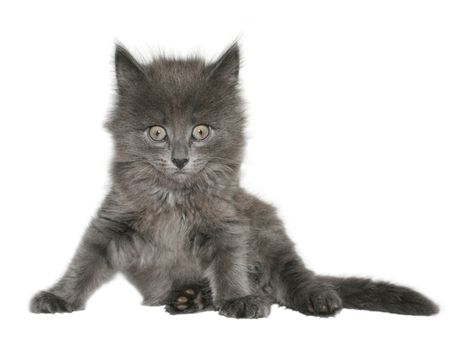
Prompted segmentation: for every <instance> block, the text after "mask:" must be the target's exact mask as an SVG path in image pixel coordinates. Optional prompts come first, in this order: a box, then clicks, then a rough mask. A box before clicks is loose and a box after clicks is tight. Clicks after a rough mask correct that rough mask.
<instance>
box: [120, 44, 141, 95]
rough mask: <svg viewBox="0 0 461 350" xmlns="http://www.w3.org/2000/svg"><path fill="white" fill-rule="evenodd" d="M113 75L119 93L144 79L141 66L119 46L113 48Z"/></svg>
mask: <svg viewBox="0 0 461 350" xmlns="http://www.w3.org/2000/svg"><path fill="white" fill-rule="evenodd" d="M115 75H116V77H117V86H118V91H119V92H123V91H125V90H126V89H128V88H130V86H133V85H135V84H136V83H138V82H140V81H143V80H144V79H145V78H146V76H145V73H144V70H143V68H142V66H141V65H140V64H139V63H138V62H137V61H136V59H135V58H134V57H133V56H132V55H131V54H130V53H129V52H128V50H127V49H126V48H125V47H124V46H122V45H120V44H117V46H116V47H115Z"/></svg>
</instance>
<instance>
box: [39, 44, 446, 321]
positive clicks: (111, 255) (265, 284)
mask: <svg viewBox="0 0 461 350" xmlns="http://www.w3.org/2000/svg"><path fill="white" fill-rule="evenodd" d="M239 65H240V59H239V48H238V46H237V44H234V45H232V46H231V47H230V48H229V49H228V50H227V51H226V52H224V54H223V55H222V56H221V57H220V58H219V59H218V60H216V61H215V62H212V63H207V62H205V61H204V60H203V59H200V58H191V59H170V58H164V57H161V58H157V59H155V60H154V61H153V62H152V63H150V64H140V63H139V62H137V61H136V60H135V59H134V58H133V57H132V56H131V55H130V53H129V52H128V51H127V50H126V49H125V48H123V47H121V46H117V48H116V52H115V68H116V76H117V98H116V102H115V107H114V109H113V113H112V114H111V116H110V118H109V120H108V122H107V124H106V125H107V128H108V129H109V130H110V132H111V133H112V135H113V139H114V143H115V156H114V159H113V162H112V171H111V174H112V187H111V190H110V192H109V193H108V195H107V197H106V198H105V200H104V202H103V203H102V205H101V208H100V209H99V211H98V212H97V214H96V216H95V218H94V219H93V220H92V221H91V223H90V225H89V227H88V229H87V231H86V233H85V235H84V237H83V239H82V242H81V244H80V246H79V248H78V250H77V252H76V254H75V257H74V258H73V260H72V262H71V263H70V266H69V267H68V269H67V271H66V273H65V274H64V276H63V277H62V278H61V279H60V280H59V281H58V282H57V283H56V284H55V285H54V286H53V287H51V288H50V289H48V290H47V291H43V292H39V293H38V294H37V295H35V296H34V298H33V299H32V301H31V304H30V310H31V311H32V312H35V313H55V312H72V311H75V310H81V309H83V308H84V306H85V302H86V300H87V299H88V298H89V297H90V295H91V294H92V293H93V292H94V291H95V290H96V289H97V288H98V287H99V286H100V285H101V284H102V283H104V282H106V281H107V280H109V279H110V278H111V277H112V276H113V275H114V274H115V273H116V272H121V273H123V274H124V275H125V276H126V277H127V278H128V280H129V281H130V282H131V283H133V284H134V285H135V286H136V288H137V289H138V290H139V291H140V293H141V294H142V295H143V297H144V302H143V303H144V304H145V305H165V306H166V310H167V311H168V312H170V313H191V312H197V311H203V310H217V311H219V313H220V314H221V315H224V316H228V317H236V318H258V317H265V316H268V315H269V313H270V308H271V305H272V304H274V303H275V304H279V305H284V306H286V307H288V308H291V309H293V310H296V311H299V312H301V313H303V314H306V315H316V316H331V315H334V314H336V313H337V312H338V311H339V310H341V308H343V307H344V308H352V309H364V310H374V311H386V312H393V313H399V314H410V315H432V314H435V313H437V311H438V307H437V306H436V305H435V304H434V303H433V302H432V301H430V300H429V299H427V298H426V297H424V296H423V295H421V294H419V293H417V292H415V291H413V290H411V289H409V288H406V287H400V286H396V285H393V284H390V283H385V282H374V281H371V280H368V279H360V278H336V277H326V276H319V275H316V274H315V273H314V272H312V271H310V270H308V269H307V268H306V267H305V266H304V263H303V262H302V260H301V258H300V257H299V256H298V255H297V254H296V252H295V249H294V247H293V243H292V242H291V240H290V239H289V238H288V237H287V235H286V234H285V230H284V228H283V224H282V223H281V221H280V219H279V218H278V217H277V215H276V212H275V210H274V208H273V207H272V206H270V205H268V204H266V203H264V202H262V201H261V200H259V199H258V198H256V197H254V196H252V195H251V194H248V193H247V192H245V190H243V189H242V188H241V187H240V184H239V172H240V165H241V162H242V153H243V148H244V143H245V140H244V133H243V131H244V125H245V116H244V112H243V107H242V101H241V98H240V95H239V88H238V76H239Z"/></svg>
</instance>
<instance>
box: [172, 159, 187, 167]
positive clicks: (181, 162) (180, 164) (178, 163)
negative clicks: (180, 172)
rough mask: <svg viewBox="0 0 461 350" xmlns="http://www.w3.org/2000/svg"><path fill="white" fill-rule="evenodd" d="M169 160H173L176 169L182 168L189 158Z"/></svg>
mask: <svg viewBox="0 0 461 350" xmlns="http://www.w3.org/2000/svg"><path fill="white" fill-rule="evenodd" d="M171 161H172V162H173V164H174V165H176V167H177V168H178V169H182V168H184V166H185V165H186V164H187V162H188V161H189V159H187V158H172V159H171Z"/></svg>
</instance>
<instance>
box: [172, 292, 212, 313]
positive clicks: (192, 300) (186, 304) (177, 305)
mask: <svg viewBox="0 0 461 350" xmlns="http://www.w3.org/2000/svg"><path fill="white" fill-rule="evenodd" d="M212 307H213V304H212V297H211V290H210V289H209V287H207V286H203V285H193V286H186V287H183V288H181V289H177V290H175V291H172V292H171V294H170V297H169V302H168V303H167V304H166V306H165V310H166V312H168V313H169V314H172V315H176V314H185V313H194V312H199V311H205V310H209V309H211V308H212Z"/></svg>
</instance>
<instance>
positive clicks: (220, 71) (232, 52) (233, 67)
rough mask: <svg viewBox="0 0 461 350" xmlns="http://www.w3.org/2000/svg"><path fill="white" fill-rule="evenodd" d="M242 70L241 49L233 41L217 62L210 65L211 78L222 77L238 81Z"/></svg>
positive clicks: (209, 74) (209, 75)
mask: <svg viewBox="0 0 461 350" xmlns="http://www.w3.org/2000/svg"><path fill="white" fill-rule="evenodd" d="M239 70H240V49H239V45H238V43H237V42H235V43H233V44H232V45H231V46H230V47H229V48H228V49H227V50H226V51H225V52H224V53H223V54H222V55H221V57H219V58H218V59H217V60H216V62H214V63H212V64H211V65H210V66H209V73H208V77H209V79H221V80H228V81H231V82H237V81H238V78H239Z"/></svg>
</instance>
